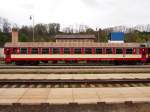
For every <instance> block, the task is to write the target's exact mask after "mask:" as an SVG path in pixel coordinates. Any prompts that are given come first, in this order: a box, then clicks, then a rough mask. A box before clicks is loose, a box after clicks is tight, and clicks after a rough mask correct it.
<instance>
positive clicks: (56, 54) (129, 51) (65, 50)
mask: <svg viewBox="0 0 150 112" xmlns="http://www.w3.org/2000/svg"><path fill="white" fill-rule="evenodd" d="M148 52H150V49H148V48H147V47H146V46H145V45H144V46H143V45H141V44H140V43H95V42H94V43H88V42H77V43H76V42H68V43H67V42H64V43H54V42H24V43H6V44H5V48H4V53H5V61H6V63H11V62H15V63H16V64H19V65H21V64H25V63H28V64H38V63H39V62H41V61H43V62H48V61H53V62H57V61H66V62H68V61H75V62H77V61H86V62H87V63H88V62H90V61H94V62H95V63H97V62H98V63H101V62H102V61H108V62H112V63H120V64H123V63H130V62H132V63H137V62H139V63H146V62H148V61H149V57H150V55H149V54H148Z"/></svg>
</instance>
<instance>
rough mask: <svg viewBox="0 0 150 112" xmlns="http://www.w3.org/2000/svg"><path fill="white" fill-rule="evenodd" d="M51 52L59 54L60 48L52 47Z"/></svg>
mask: <svg viewBox="0 0 150 112" xmlns="http://www.w3.org/2000/svg"><path fill="white" fill-rule="evenodd" d="M52 53H53V54H60V49H59V48H53V49H52Z"/></svg>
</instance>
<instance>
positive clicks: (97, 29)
mask: <svg viewBox="0 0 150 112" xmlns="http://www.w3.org/2000/svg"><path fill="white" fill-rule="evenodd" d="M96 31H97V41H98V42H99V28H96Z"/></svg>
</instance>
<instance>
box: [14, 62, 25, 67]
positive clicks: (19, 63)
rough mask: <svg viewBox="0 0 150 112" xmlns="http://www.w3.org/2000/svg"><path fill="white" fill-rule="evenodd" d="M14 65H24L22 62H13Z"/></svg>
mask: <svg viewBox="0 0 150 112" xmlns="http://www.w3.org/2000/svg"><path fill="white" fill-rule="evenodd" d="M15 65H17V66H22V65H24V62H23V61H15Z"/></svg>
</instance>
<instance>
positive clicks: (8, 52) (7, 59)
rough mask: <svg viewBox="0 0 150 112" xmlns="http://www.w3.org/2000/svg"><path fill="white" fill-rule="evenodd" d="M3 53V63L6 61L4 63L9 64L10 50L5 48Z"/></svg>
mask: <svg viewBox="0 0 150 112" xmlns="http://www.w3.org/2000/svg"><path fill="white" fill-rule="evenodd" d="M4 52H5V61H6V63H10V62H11V49H10V48H5V50H4Z"/></svg>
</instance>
